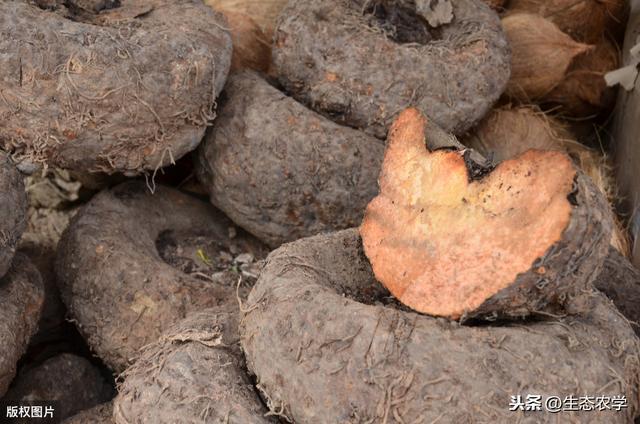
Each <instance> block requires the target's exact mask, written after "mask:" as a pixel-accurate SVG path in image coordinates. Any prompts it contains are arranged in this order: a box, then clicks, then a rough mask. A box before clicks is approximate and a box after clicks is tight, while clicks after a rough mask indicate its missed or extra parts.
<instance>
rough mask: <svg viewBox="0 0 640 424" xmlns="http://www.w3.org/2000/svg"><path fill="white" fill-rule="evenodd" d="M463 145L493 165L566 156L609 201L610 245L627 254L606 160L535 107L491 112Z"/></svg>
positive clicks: (626, 245) (560, 123) (465, 138)
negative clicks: (536, 155)
mask: <svg viewBox="0 0 640 424" xmlns="http://www.w3.org/2000/svg"><path fill="white" fill-rule="evenodd" d="M463 142H464V144H465V145H466V146H468V147H471V148H473V149H475V150H477V151H479V152H480V153H481V154H482V155H484V156H485V157H488V158H491V159H492V160H493V161H494V162H495V163H498V162H502V161H504V160H507V159H512V158H515V157H516V156H518V155H520V154H522V153H524V152H526V151H527V150H530V149H539V150H553V151H561V152H566V153H568V154H569V155H570V156H571V158H572V159H573V161H574V163H575V164H576V165H577V166H578V167H579V168H580V169H581V170H582V171H583V172H584V173H585V174H586V175H587V176H589V177H590V178H591V180H592V181H593V183H594V184H595V185H596V187H598V188H599V189H600V191H602V193H604V194H605V195H606V196H607V198H608V199H609V202H610V204H611V207H610V210H611V217H612V219H613V220H614V222H615V226H614V231H613V234H612V238H611V244H612V245H613V246H614V247H615V248H616V249H618V250H619V251H620V252H621V253H622V254H624V255H628V254H629V237H628V235H627V231H626V229H625V228H624V226H623V225H622V223H621V222H620V219H619V218H618V217H617V213H616V212H615V207H614V205H615V203H616V199H617V197H618V193H617V190H616V189H615V181H614V180H613V176H612V173H611V167H610V165H609V162H608V158H607V157H606V156H604V155H602V154H600V153H599V152H598V151H596V150H594V149H591V148H588V147H587V146H584V145H583V144H580V143H579V142H577V141H576V140H575V137H574V135H573V133H572V132H571V131H570V130H569V129H568V128H567V126H565V125H564V124H563V123H562V122H561V121H559V120H558V119H556V118H554V117H553V116H550V115H548V114H545V113H544V112H542V111H541V110H540V109H538V108H537V107H535V106H517V107H512V106H504V107H500V108H496V109H494V110H492V111H491V113H489V115H487V116H486V117H485V119H484V120H482V122H481V123H480V124H479V125H478V126H477V127H476V128H475V129H474V130H473V131H471V132H470V133H469V134H467V135H466V136H465V137H464V138H463Z"/></svg>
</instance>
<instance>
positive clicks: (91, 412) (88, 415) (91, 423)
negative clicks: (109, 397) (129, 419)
mask: <svg viewBox="0 0 640 424" xmlns="http://www.w3.org/2000/svg"><path fill="white" fill-rule="evenodd" d="M113 423H115V421H114V420H113V402H106V403H103V404H101V405H98V406H95V407H93V408H91V409H87V410H86V411H82V412H80V413H78V414H76V415H74V416H73V417H71V418H67V419H66V420H64V421H63V423H62V424H113Z"/></svg>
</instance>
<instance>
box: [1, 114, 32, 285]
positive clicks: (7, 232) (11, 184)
mask: <svg viewBox="0 0 640 424" xmlns="http://www.w3.org/2000/svg"><path fill="white" fill-rule="evenodd" d="M0 107H1V106H0ZM0 131H1V130H0ZM26 216H27V193H26V192H25V189H24V180H23V178H22V176H21V175H20V173H19V172H18V170H17V169H16V167H15V166H13V164H12V163H11V161H10V159H9V157H8V156H7V155H6V154H5V153H3V152H1V151H0V277H2V276H3V275H4V274H5V273H6V272H7V270H8V269H9V267H10V266H11V260H12V259H13V255H14V254H15V252H16V246H17V245H18V241H19V240H20V236H22V233H23V232H24V230H25V228H26V227H27V220H26Z"/></svg>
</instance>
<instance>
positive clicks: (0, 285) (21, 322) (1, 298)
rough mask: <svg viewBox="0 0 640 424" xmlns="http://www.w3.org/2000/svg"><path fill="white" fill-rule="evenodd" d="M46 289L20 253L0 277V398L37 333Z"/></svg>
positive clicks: (35, 270)
mask: <svg viewBox="0 0 640 424" xmlns="http://www.w3.org/2000/svg"><path fill="white" fill-rule="evenodd" d="M43 303H44V286H43V284H42V279H41V278H40V274H39V273H38V270H37V268H36V267H35V266H34V265H33V264H32V263H31V261H29V259H28V258H27V257H26V256H24V255H23V254H21V253H18V254H16V255H15V258H14V259H13V263H12V265H11V268H10V269H9V272H7V274H6V275H5V276H4V277H2V278H0V396H2V395H4V394H5V392H6V391H7V388H8V387H9V384H10V383H11V380H12V379H13V377H14V375H15V373H16V364H17V362H18V359H20V357H21V356H22V355H23V354H24V352H25V351H26V349H27V344H28V343H29V339H31V336H32V335H33V334H34V333H35V332H36V329H37V325H38V320H39V319H40V313H41V311H42V304H43Z"/></svg>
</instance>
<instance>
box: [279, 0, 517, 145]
mask: <svg viewBox="0 0 640 424" xmlns="http://www.w3.org/2000/svg"><path fill="white" fill-rule="evenodd" d="M432 4H435V5H445V6H446V5H448V9H444V10H446V11H448V12H450V13H444V14H443V16H438V14H433V15H429V14H427V15H426V19H425V17H423V16H419V12H420V6H424V7H426V8H427V9H429V7H428V6H429V5H432ZM429 16H432V17H433V18H434V19H436V20H437V21H438V22H440V20H441V19H444V21H443V22H447V20H449V21H450V23H448V24H445V25H440V26H438V27H437V28H436V29H433V28H432V27H431V26H430V24H429V22H428V20H429ZM509 61H510V53H509V47H508V43H507V40H506V38H505V34H504V32H503V31H502V28H501V25H500V21H499V19H498V16H497V15H496V13H495V12H494V11H492V10H490V9H489V8H488V7H486V5H484V4H482V1H481V0H452V1H446V2H428V1H418V2H416V1H413V0H374V1H370V0H337V1H336V0H298V1H291V2H289V3H288V5H287V7H286V8H285V9H284V10H283V11H282V14H281V15H280V19H279V21H278V27H277V30H276V34H275V36H274V45H273V70H274V72H275V74H276V75H277V76H278V80H279V81H280V83H281V84H282V85H283V86H284V88H285V90H286V91H287V92H288V93H290V94H291V95H292V96H293V97H295V98H296V99H298V100H299V101H301V102H302V103H304V104H306V105H307V106H309V107H311V108H313V109H314V110H316V111H318V112H321V113H322V114H324V115H325V116H328V117H330V118H331V119H333V120H334V121H336V122H338V123H340V124H343V125H348V126H351V127H355V128H360V129H362V130H364V131H365V132H367V133H369V134H371V135H374V136H376V137H378V138H381V139H384V138H385V137H386V133H387V130H388V128H389V126H390V125H391V123H392V121H393V119H394V118H395V117H396V116H397V114H398V113H400V112H401V111H402V110H403V109H404V108H406V107H407V106H409V105H412V106H414V107H416V108H418V109H419V110H421V111H422V112H423V113H424V114H426V115H427V116H429V117H430V119H432V120H433V121H434V122H436V123H437V124H438V125H439V126H440V127H442V128H443V129H444V130H446V131H447V132H451V133H455V134H462V133H464V132H465V131H466V130H468V129H469V128H471V127H472V126H473V125H474V124H475V123H477V121H478V120H480V119H481V118H482V117H483V116H484V115H485V114H486V113H487V112H488V111H489V109H490V108H491V106H492V105H493V103H494V102H495V101H496V100H497V99H498V98H499V97H500V95H501V94H502V92H503V91H504V88H505V87H506V84H507V81H508V80H509V73H510V69H509V68H510V66H509ZM470 69H473V72H469V70H470Z"/></svg>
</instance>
